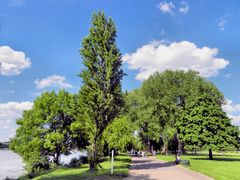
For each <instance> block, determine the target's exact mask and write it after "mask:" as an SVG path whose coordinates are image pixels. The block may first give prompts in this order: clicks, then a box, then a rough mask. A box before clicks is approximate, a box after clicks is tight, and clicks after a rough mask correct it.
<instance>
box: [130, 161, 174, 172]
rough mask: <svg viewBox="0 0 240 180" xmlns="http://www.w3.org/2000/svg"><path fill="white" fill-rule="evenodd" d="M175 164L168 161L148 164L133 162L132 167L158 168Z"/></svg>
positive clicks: (137, 168) (136, 168) (138, 168)
mask: <svg viewBox="0 0 240 180" xmlns="http://www.w3.org/2000/svg"><path fill="white" fill-rule="evenodd" d="M171 166H175V164H174V163H173V162H166V163H147V164H133V165H132V167H131V169H133V170H140V169H156V168H164V167H171Z"/></svg>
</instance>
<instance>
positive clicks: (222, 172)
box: [157, 153, 240, 180]
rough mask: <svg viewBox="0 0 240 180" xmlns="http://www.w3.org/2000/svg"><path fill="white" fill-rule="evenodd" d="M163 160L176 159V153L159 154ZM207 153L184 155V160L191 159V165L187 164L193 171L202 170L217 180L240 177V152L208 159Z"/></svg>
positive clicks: (201, 171) (235, 179) (215, 155)
mask: <svg viewBox="0 0 240 180" xmlns="http://www.w3.org/2000/svg"><path fill="white" fill-rule="evenodd" d="M157 158H158V159H160V160H163V161H175V156H174V155H157ZM207 158H208V155H207V154H199V155H183V156H181V159H182V160H189V161H190V166H185V167H187V168H189V169H191V170H193V171H197V172H200V173H202V174H205V175H207V176H209V177H212V178H214V179H216V180H230V179H231V180H239V179H240V153H225V154H224V155H220V154H214V153H213V158H214V160H208V159H207Z"/></svg>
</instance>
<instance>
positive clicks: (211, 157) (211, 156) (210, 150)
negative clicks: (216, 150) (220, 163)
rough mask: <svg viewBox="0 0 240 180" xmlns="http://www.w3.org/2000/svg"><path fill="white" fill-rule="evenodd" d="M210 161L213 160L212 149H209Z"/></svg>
mask: <svg viewBox="0 0 240 180" xmlns="http://www.w3.org/2000/svg"><path fill="white" fill-rule="evenodd" d="M209 159H210V160H213V155H212V149H209Z"/></svg>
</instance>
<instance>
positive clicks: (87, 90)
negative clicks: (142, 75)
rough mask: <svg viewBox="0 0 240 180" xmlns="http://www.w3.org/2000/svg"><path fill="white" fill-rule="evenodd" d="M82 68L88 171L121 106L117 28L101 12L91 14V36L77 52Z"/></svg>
mask: <svg viewBox="0 0 240 180" xmlns="http://www.w3.org/2000/svg"><path fill="white" fill-rule="evenodd" d="M80 52H81V55H82V58H83V64H84V65H85V67H86V68H85V69H84V70H82V72H81V73H80V77H81V78H82V80H83V86H82V88H81V90H80V93H81V96H82V99H83V104H84V111H85V113H86V116H85V120H86V124H88V127H89V129H88V135H89V137H88V138H89V143H90V145H89V163H90V169H91V170H96V169H97V165H98V163H99V158H100V157H101V154H102V144H101V142H102V135H103V132H104V130H105V128H106V127H107V125H108V124H109V123H110V122H111V121H113V119H115V117H117V116H118V114H119V112H120V110H121V108H122V106H123V95H122V89H121V80H122V78H123V75H124V73H123V71H122V69H121V65H122V60H121V53H120V52H119V50H118V48H117V46H116V28H115V25H114V23H113V21H112V19H111V18H109V19H108V18H106V16H105V15H104V13H101V12H99V13H97V14H95V13H94V14H93V18H92V26H91V28H90V34H89V35H88V36H87V37H86V38H84V39H83V42H82V48H81V50H80Z"/></svg>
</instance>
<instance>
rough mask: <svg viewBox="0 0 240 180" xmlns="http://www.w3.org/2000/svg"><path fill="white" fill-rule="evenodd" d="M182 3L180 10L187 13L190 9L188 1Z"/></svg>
mask: <svg viewBox="0 0 240 180" xmlns="http://www.w3.org/2000/svg"><path fill="white" fill-rule="evenodd" d="M181 5H182V6H181V7H180V8H179V12H181V13H184V14H187V13H188V11H189V5H188V2H186V1H182V2H181Z"/></svg>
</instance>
